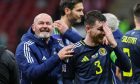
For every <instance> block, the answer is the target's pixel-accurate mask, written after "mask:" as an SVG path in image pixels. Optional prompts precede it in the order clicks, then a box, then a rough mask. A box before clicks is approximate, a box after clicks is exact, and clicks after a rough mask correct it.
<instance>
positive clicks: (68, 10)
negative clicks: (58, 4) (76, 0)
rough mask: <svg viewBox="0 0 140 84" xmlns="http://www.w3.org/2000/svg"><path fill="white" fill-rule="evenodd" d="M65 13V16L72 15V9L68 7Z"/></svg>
mask: <svg viewBox="0 0 140 84" xmlns="http://www.w3.org/2000/svg"><path fill="white" fill-rule="evenodd" d="M64 11H65V14H66V15H67V14H70V13H71V9H69V8H68V7H66V8H65V9H64Z"/></svg>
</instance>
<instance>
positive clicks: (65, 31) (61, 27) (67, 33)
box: [54, 20, 82, 43]
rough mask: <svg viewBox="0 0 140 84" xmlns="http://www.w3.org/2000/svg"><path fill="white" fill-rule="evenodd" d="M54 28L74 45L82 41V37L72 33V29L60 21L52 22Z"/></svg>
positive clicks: (74, 32)
mask: <svg viewBox="0 0 140 84" xmlns="http://www.w3.org/2000/svg"><path fill="white" fill-rule="evenodd" d="M54 27H55V28H57V29H58V31H59V32H60V33H61V34H62V35H63V36H64V37H65V38H67V39H68V40H70V41H71V42H73V43H76V42H78V41H80V40H81V39H82V36H81V35H79V34H78V32H76V31H74V29H73V28H69V27H68V25H67V24H65V22H63V21H61V20H57V21H55V22H54Z"/></svg>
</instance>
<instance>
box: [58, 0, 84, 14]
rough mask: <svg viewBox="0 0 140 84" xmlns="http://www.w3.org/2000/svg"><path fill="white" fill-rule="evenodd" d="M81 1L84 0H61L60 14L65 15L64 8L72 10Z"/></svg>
mask: <svg viewBox="0 0 140 84" xmlns="http://www.w3.org/2000/svg"><path fill="white" fill-rule="evenodd" d="M81 2H82V0H61V1H60V4H59V6H60V7H59V10H60V14H61V15H65V12H64V9H65V8H66V7H67V8H69V9H71V10H72V9H73V8H74V6H75V5H76V4H78V3H81Z"/></svg>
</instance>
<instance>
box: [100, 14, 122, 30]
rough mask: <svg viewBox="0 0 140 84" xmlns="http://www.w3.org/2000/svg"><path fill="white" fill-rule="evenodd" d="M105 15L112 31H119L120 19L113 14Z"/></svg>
mask: <svg viewBox="0 0 140 84" xmlns="http://www.w3.org/2000/svg"><path fill="white" fill-rule="evenodd" d="M103 15H104V16H105V17H106V19H107V24H108V26H109V27H110V28H111V30H112V31H116V30H117V29H118V26H119V22H120V21H119V20H118V18H117V17H116V16H115V15H114V14H111V13H104V14H103Z"/></svg>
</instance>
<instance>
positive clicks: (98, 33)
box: [87, 20, 105, 43]
mask: <svg viewBox="0 0 140 84" xmlns="http://www.w3.org/2000/svg"><path fill="white" fill-rule="evenodd" d="M103 23H104V22H103V21H98V20H97V21H95V25H93V26H91V25H89V26H88V27H89V28H87V34H88V35H89V37H90V38H91V39H92V40H93V41H94V42H95V43H102V41H103V38H104V36H105V32H104V30H103Z"/></svg>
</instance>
